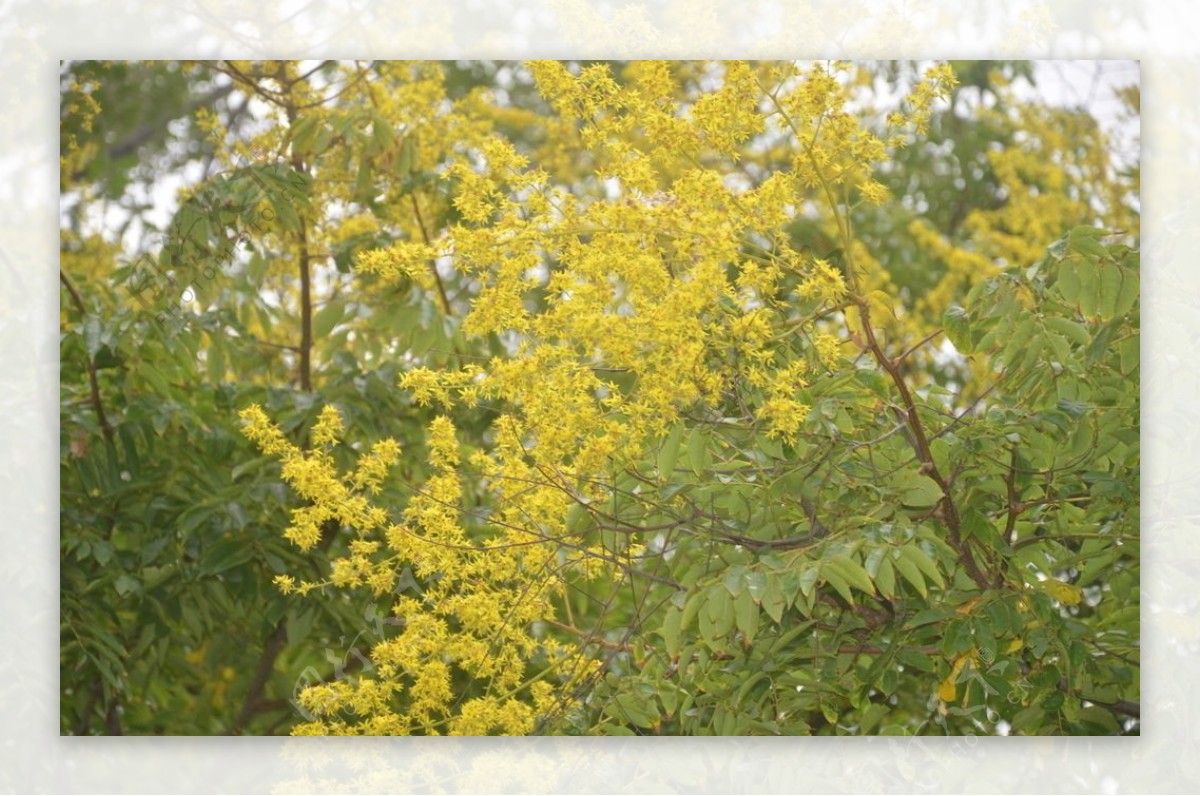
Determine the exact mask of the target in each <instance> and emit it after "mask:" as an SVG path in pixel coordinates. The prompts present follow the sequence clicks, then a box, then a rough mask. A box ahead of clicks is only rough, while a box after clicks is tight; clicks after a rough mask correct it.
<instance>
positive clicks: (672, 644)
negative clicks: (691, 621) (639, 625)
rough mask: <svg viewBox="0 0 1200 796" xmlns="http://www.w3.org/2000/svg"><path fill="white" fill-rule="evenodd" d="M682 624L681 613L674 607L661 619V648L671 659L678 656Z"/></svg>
mask: <svg viewBox="0 0 1200 796" xmlns="http://www.w3.org/2000/svg"><path fill="white" fill-rule="evenodd" d="M682 622H683V611H681V610H680V609H678V608H675V607H674V606H672V607H670V608H668V609H667V613H666V616H664V617H663V624H662V630H660V631H659V632H660V633H661V634H662V637H663V646H664V649H666V651H667V654H668V655H670V656H671V657H672V658H674V657H677V656H678V655H679V636H680V630H681V627H682Z"/></svg>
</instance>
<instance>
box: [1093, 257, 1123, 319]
mask: <svg viewBox="0 0 1200 796" xmlns="http://www.w3.org/2000/svg"><path fill="white" fill-rule="evenodd" d="M1121 282H1122V277H1121V268H1120V267H1119V266H1118V265H1116V264H1115V263H1109V262H1104V263H1100V293H1099V296H1098V300H1099V305H1098V310H1099V312H1100V317H1101V318H1103V319H1104V320H1109V319H1110V318H1115V317H1116V316H1117V303H1118V302H1119V301H1120V300H1121V293H1122V290H1121Z"/></svg>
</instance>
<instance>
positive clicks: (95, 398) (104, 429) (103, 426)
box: [58, 268, 113, 443]
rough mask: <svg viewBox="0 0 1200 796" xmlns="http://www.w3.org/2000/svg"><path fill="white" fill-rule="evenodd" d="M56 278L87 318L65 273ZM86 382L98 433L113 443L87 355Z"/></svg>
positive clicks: (59, 271) (98, 385) (93, 371)
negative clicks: (88, 386) (98, 429)
mask: <svg viewBox="0 0 1200 796" xmlns="http://www.w3.org/2000/svg"><path fill="white" fill-rule="evenodd" d="M58 278H59V280H60V281H61V282H62V283H63V286H64V287H66V289H67V292H68V293H70V294H71V300H72V302H73V303H74V304H75V306H76V308H78V309H79V314H80V315H81V316H82V318H86V317H87V308H86V307H85V306H84V305H83V297H82V296H80V295H79V291H78V290H76V289H75V285H73V284H71V280H70V279H68V278H67V275H66V273H65V272H64V271H63V270H62V269H61V268H60V269H59V270H58ZM87 372H88V382H89V385H90V387H91V401H92V408H93V409H95V410H96V422H98V423H99V424H100V433H101V434H103V435H104V440H105V441H106V442H110V443H111V442H112V441H113V430H112V426H110V425H109V424H108V416H107V415H106V414H105V412H104V402H103V401H102V400H101V399H100V380H99V379H98V378H97V376H96V360H95V359H93V358H92V355H91V354H88V358H87Z"/></svg>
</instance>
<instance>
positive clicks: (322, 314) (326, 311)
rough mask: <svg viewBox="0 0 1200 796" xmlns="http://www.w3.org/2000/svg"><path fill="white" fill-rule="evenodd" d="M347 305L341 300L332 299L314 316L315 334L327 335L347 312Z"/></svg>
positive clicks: (315, 335) (313, 328) (318, 335)
mask: <svg viewBox="0 0 1200 796" xmlns="http://www.w3.org/2000/svg"><path fill="white" fill-rule="evenodd" d="M345 310H346V306H345V305H344V304H343V303H342V302H341V301H330V302H328V303H327V304H326V305H325V306H324V307H322V308H321V309H320V310H318V311H317V314H316V315H314V316H313V325H312V330H313V336H314V337H317V338H323V337H327V336H328V335H329V333H330V332H332V331H333V327H335V326H337V325H338V322H340V321H341V320H342V316H343V315H344V314H345Z"/></svg>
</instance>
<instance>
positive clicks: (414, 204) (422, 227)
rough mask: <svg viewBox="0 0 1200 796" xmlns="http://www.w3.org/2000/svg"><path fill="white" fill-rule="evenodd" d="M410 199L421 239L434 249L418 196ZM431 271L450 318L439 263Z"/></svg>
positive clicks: (443, 310) (434, 263)
mask: <svg viewBox="0 0 1200 796" xmlns="http://www.w3.org/2000/svg"><path fill="white" fill-rule="evenodd" d="M408 198H409V200H410V201H411V202H412V208H413V215H414V216H416V219H417V226H418V227H419V228H420V230H421V237H422V238H423V239H424V240H425V245H426V246H428V247H429V248H431V249H432V248H433V242H432V241H431V240H430V238H429V233H428V232H426V231H425V219H423V218H422V217H421V205H420V204H419V203H418V202H417V197H416V194H413V193H410V194H409V195H408ZM429 270H430V271H431V272H432V273H433V280H434V282H435V283H436V284H437V289H438V298H440V299H441V302H442V312H444V313H445V314H446V315H447V317H448V316H450V315H451V310H450V297H449V296H448V295H446V286H445V285H444V284H443V283H442V275H441V274H439V273H438V270H437V262H435V261H434V262H430V263H429Z"/></svg>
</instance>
